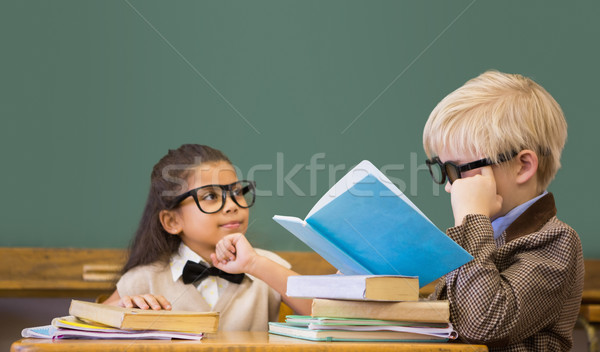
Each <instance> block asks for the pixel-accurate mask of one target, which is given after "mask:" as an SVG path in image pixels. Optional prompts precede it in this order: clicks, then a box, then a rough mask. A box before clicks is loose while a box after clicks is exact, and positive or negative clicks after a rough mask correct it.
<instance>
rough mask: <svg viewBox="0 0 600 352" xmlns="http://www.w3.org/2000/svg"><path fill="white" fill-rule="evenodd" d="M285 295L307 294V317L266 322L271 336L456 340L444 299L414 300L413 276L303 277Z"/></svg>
mask: <svg viewBox="0 0 600 352" xmlns="http://www.w3.org/2000/svg"><path fill="white" fill-rule="evenodd" d="M287 295H288V296H290V297H301V298H313V304H312V311H311V316H294V315H289V316H287V317H286V321H285V323H269V332H270V333H272V334H277V335H283V336H289V337H296V338H301V339H307V340H313V341H410V342H445V341H448V340H453V339H456V337H457V333H456V331H455V330H454V329H453V328H452V325H451V324H450V321H449V317H450V309H449V305H448V301H420V300H419V283H418V278H416V277H406V276H381V275H306V276H292V277H290V278H289V279H288V286H287Z"/></svg>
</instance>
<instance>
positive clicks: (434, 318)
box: [310, 298, 450, 323]
mask: <svg viewBox="0 0 600 352" xmlns="http://www.w3.org/2000/svg"><path fill="white" fill-rule="evenodd" d="M310 315H312V316H313V317H332V318H361V319H381V320H401V321H407V322H424V323H449V322H450V305H449V304H448V301H447V300H437V301H403V302H380V301H347V300H338V299H320V298H316V299H313V302H312V308H311V314H310Z"/></svg>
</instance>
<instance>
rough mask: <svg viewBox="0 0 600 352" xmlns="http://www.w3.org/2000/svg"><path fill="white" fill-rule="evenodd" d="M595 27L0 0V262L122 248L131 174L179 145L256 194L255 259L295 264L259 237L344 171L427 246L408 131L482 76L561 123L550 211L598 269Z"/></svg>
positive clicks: (582, 7) (414, 7)
mask: <svg viewBox="0 0 600 352" xmlns="http://www.w3.org/2000/svg"><path fill="white" fill-rule="evenodd" d="M599 17H600V3H599V2H598V1H573V2H562V1H527V2H522V1H503V2H492V1H483V0H480V1H472V0H464V1H430V0H426V1H329V0H319V1H311V0H307V1H281V0H273V1H262V0H260V1H168V2H167V1H153V0H106V1H90V0H52V1H48V0H40V1H28V0H18V1H17V0H4V1H2V2H1V3H0V45H1V55H0V97H1V98H0V99H1V103H0V115H1V118H2V127H1V128H0V143H1V147H2V148H1V153H2V162H3V163H2V172H1V175H2V176H1V185H2V186H3V187H2V193H1V196H0V197H1V202H0V207H1V208H0V213H1V214H2V221H1V222H0V232H1V233H2V237H1V240H0V245H2V246H47V247H65V246H71V247H125V246H127V245H128V243H129V240H130V238H131V236H132V233H133V232H134V230H135V228H136V225H137V222H138V221H139V216H140V214H141V211H142V207H143V205H144V201H145V198H146V193H147V191H148V187H149V174H150V169H151V168H152V166H153V165H154V163H156V162H157V161H158V159H159V158H160V157H161V156H163V155H164V154H165V153H166V152H167V150H168V149H169V148H176V147H178V146H179V145H181V144H182V143H201V144H208V145H210V146H213V147H216V148H218V149H221V150H223V151H224V152H225V153H226V154H227V155H228V156H229V157H230V158H231V160H232V161H233V162H234V164H235V166H236V167H238V168H239V170H240V173H241V174H242V176H243V177H249V176H251V177H252V178H254V179H255V180H256V181H257V183H258V186H259V190H260V191H261V193H260V196H259V198H258V203H257V204H256V206H255V207H254V208H252V211H251V227H250V229H249V232H248V236H249V238H250V239H251V240H252V242H253V243H254V244H255V245H256V246H258V247H262V248H268V249H275V250H307V249H308V248H307V247H306V246H304V245H303V244H302V243H301V242H299V241H298V240H296V239H295V238H294V237H293V236H292V235H291V234H289V233H288V232H287V231H286V230H284V229H283V228H281V227H279V226H278V225H277V224H276V223H275V222H274V221H273V220H271V217H272V216H273V215H274V214H280V215H294V216H299V217H303V216H304V215H306V213H307V212H308V211H309V210H310V208H311V207H312V205H313V204H314V203H315V202H316V201H317V200H318V198H319V197H320V195H322V194H323V193H324V192H325V191H326V190H327V189H328V188H329V187H330V186H331V185H332V184H333V182H334V181H335V180H337V179H339V178H340V177H341V176H342V175H343V174H344V171H348V170H349V169H350V168H351V167H353V166H354V165H356V164H357V163H358V162H360V161H361V160H363V159H369V160H371V161H372V162H373V163H374V164H375V165H376V166H378V167H380V168H384V171H386V173H387V174H388V175H389V176H390V177H391V178H392V179H393V180H394V181H395V182H396V183H398V185H399V186H400V188H401V189H402V190H404V191H405V193H406V194H407V195H408V196H409V197H410V198H411V199H412V200H413V201H414V202H415V203H416V204H417V205H418V206H419V207H420V208H422V210H423V211H424V212H425V213H426V214H428V215H429V216H430V218H431V219H432V221H434V222H435V223H436V224H437V225H438V226H439V227H440V228H445V227H447V226H448V225H450V224H451V221H452V215H451V211H450V201H449V196H448V195H447V194H445V192H444V190H443V188H441V187H438V186H434V185H433V184H432V182H431V180H430V178H429V175H428V173H427V171H426V169H425V165H424V158H425V154H424V152H423V150H422V142H421V133H422V129H423V125H424V123H425V121H426V119H427V116H428V115H429V112H430V111H431V110H432V109H433V107H434V106H435V105H436V103H437V102H438V101H439V100H440V99H441V98H442V97H443V96H445V95H446V94H448V93H449V92H451V91H452V90H454V89H456V88H457V87H458V86H460V85H461V84H463V83H464V82H465V81H466V80H468V79H470V78H472V77H474V76H477V75H478V74H480V73H482V72H483V71H485V70H487V69H490V68H494V69H498V70H500V71H504V72H516V73H522V74H524V75H527V76H530V77H532V78H533V79H534V80H536V81H537V82H539V83H540V84H541V85H543V86H544V87H545V88H546V89H547V90H548V91H549V92H550V93H551V94H553V96H554V97H555V98H556V99H557V100H558V102H559V103H560V104H561V106H562V108H563V109H564V111H565V114H566V117H567V121H568V123H569V139H568V142H567V146H566V148H565V151H564V154H563V168H562V169H561V170H560V171H559V173H558V175H557V178H556V180H555V182H554V183H553V184H552V185H551V187H550V191H552V192H554V193H555V196H556V198H557V206H558V211H559V217H560V218H561V219H563V220H564V221H566V222H567V223H569V224H571V225H572V226H573V227H574V228H575V229H576V230H577V231H578V232H579V234H580V236H581V239H582V242H583V245H584V253H585V255H586V256H587V257H600V239H598V235H597V233H596V228H597V225H596V219H597V218H596V216H597V213H598V211H599V210H600V206H599V205H598V204H599V202H598V198H599V196H600V194H599V193H600V192H599V191H598V186H597V180H598V175H599V173H600V167H599V166H598V165H599V163H598V161H597V160H596V159H597V157H596V152H597V151H598V150H599V148H598V147H600V144H599V143H598V140H599V139H598V137H597V134H598V133H597V131H598V130H599V129H600V120H599V119H598V116H597V115H598V111H600V106H599V104H600V99H598V96H599V93H600V89H599V88H598V87H599V85H598V82H600V68H599V65H598V62H600V57H599V56H600V46H599V45H598V38H600V22H599V21H598V18H599ZM311 160H312V163H311ZM311 165H313V166H311Z"/></svg>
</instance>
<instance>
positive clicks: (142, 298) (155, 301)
mask: <svg viewBox="0 0 600 352" xmlns="http://www.w3.org/2000/svg"><path fill="white" fill-rule="evenodd" d="M118 306H120V307H124V308H136V307H137V308H141V309H150V308H152V309H153V310H161V309H165V310H171V303H169V301H167V299H166V298H164V297H163V296H161V295H153V294H150V293H147V294H145V295H137V296H123V297H121V300H120V301H119V303H118Z"/></svg>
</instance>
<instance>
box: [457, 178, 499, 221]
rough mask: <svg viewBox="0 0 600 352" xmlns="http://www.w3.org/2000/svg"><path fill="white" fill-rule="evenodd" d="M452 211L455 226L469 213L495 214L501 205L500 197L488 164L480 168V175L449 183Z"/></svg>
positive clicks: (488, 215)
mask: <svg viewBox="0 0 600 352" xmlns="http://www.w3.org/2000/svg"><path fill="white" fill-rule="evenodd" d="M450 195H451V200H452V212H453V213H454V223H455V226H459V225H461V224H462V222H463V219H464V218H465V216H467V215H469V214H483V215H485V216H487V217H490V218H491V217H492V216H494V215H496V214H497V213H498V212H499V211H500V209H501V207H502V197H501V196H500V195H498V194H497V193H496V179H495V178H494V171H493V170H492V168H491V167H490V166H486V167H483V168H481V174H480V175H474V176H470V177H465V178H460V179H458V180H456V181H454V183H452V185H451V191H450Z"/></svg>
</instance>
